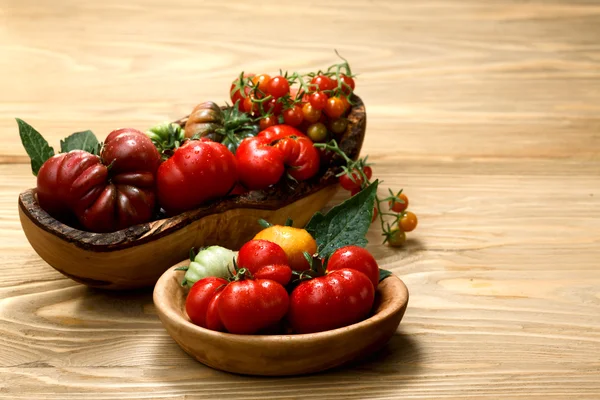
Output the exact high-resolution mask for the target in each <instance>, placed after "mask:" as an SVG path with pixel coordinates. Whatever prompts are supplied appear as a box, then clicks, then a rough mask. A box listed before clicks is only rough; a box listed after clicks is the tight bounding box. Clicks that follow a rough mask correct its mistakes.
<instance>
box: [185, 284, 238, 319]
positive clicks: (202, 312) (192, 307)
mask: <svg viewBox="0 0 600 400" xmlns="http://www.w3.org/2000/svg"><path fill="white" fill-rule="evenodd" d="M228 283H229V282H227V280H226V279H223V278H216V277H214V276H211V277H208V278H203V279H200V280H199V281H198V282H196V283H194V285H193V286H192V288H191V289H190V292H189V293H188V296H187V298H186V300H185V311H186V312H187V315H188V316H189V317H190V320H192V322H193V323H194V324H196V325H198V326H201V327H203V328H207V312H208V310H209V307H210V305H211V301H212V300H213V298H214V297H215V295H216V294H217V293H220V292H221V291H222V290H223V289H225V286H227V284H228ZM213 307H214V306H213ZM213 312H214V311H213ZM214 318H215V317H214V314H211V318H210V323H211V325H213V326H214V325H218V324H217V323H216V322H215V320H214Z"/></svg>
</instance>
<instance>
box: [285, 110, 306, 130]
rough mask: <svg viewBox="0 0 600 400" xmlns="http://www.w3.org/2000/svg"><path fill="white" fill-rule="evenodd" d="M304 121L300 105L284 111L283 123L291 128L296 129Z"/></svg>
mask: <svg viewBox="0 0 600 400" xmlns="http://www.w3.org/2000/svg"><path fill="white" fill-rule="evenodd" d="M303 119H304V114H303V113H302V108H300V106H298V105H294V106H292V107H290V108H287V109H285V110H283V122H284V123H285V124H287V125H289V126H294V127H296V126H298V125H300V124H301V123H302V120H303Z"/></svg>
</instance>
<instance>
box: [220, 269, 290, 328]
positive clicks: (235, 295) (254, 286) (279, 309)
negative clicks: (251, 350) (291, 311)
mask: <svg viewBox="0 0 600 400" xmlns="http://www.w3.org/2000/svg"><path fill="white" fill-rule="evenodd" d="M288 308H289V296H288V293H287V292H286V290H285V289H284V287H283V286H281V285H280V284H279V283H277V282H275V281H271V280H268V279H254V280H251V279H245V280H241V281H235V282H231V283H229V284H228V285H227V286H226V287H225V289H223V292H222V293H221V296H220V297H219V301H218V304H217V309H218V311H219V316H220V317H221V321H222V322H223V325H224V326H225V328H226V329H227V331H229V332H231V333H237V334H252V333H256V332H258V331H259V330H261V329H263V328H266V327H268V326H270V325H272V324H274V323H276V322H277V321H279V320H280V319H282V318H283V317H284V316H285V314H286V313H287V311H288Z"/></svg>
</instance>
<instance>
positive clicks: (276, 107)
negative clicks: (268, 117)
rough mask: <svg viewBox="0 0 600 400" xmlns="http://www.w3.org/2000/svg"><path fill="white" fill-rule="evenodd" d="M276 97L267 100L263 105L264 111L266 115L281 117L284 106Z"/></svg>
mask: <svg viewBox="0 0 600 400" xmlns="http://www.w3.org/2000/svg"><path fill="white" fill-rule="evenodd" d="M277 100H278V99H276V98H275V97H272V98H271V99H270V100H267V101H265V102H264V103H263V110H264V112H265V114H273V115H279V114H281V110H282V109H283V104H282V103H281V101H277Z"/></svg>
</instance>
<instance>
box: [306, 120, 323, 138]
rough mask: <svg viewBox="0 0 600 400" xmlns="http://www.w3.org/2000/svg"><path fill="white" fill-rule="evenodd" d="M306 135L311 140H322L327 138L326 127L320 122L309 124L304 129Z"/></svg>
mask: <svg viewBox="0 0 600 400" xmlns="http://www.w3.org/2000/svg"><path fill="white" fill-rule="evenodd" d="M306 135H308V137H309V138H310V140H312V141H313V142H324V141H325V139H327V127H326V126H325V125H324V124H322V123H321V122H317V123H316V124H311V125H309V126H308V128H307V129H306Z"/></svg>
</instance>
